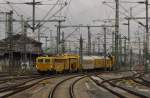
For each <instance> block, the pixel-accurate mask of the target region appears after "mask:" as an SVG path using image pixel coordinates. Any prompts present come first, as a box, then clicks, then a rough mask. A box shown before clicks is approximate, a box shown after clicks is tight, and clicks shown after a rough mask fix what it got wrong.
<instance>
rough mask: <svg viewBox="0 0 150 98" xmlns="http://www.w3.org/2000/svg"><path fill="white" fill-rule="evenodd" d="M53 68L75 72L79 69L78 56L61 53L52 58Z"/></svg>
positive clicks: (60, 71) (57, 70)
mask: <svg viewBox="0 0 150 98" xmlns="http://www.w3.org/2000/svg"><path fill="white" fill-rule="evenodd" d="M54 69H55V71H56V72H59V73H62V72H65V71H69V72H75V71H77V70H79V69H80V64H79V56H77V55H62V56H58V57H56V58H55V60H54Z"/></svg>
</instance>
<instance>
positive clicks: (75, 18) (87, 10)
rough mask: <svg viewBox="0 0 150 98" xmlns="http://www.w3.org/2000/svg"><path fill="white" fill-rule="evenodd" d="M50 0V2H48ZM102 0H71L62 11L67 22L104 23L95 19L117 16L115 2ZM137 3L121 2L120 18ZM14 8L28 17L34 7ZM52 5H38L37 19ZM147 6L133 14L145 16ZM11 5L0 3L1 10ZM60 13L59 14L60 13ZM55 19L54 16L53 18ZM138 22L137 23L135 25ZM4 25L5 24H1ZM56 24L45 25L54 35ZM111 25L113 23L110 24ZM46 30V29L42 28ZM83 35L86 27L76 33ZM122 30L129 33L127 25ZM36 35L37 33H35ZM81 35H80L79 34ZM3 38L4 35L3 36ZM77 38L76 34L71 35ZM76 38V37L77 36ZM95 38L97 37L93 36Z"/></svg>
mask: <svg viewBox="0 0 150 98" xmlns="http://www.w3.org/2000/svg"><path fill="white" fill-rule="evenodd" d="M6 1H9V2H28V1H32V0H0V2H6ZM36 1H44V2H43V3H49V4H53V3H55V2H56V1H57V0H49V1H48V0H36ZM47 1H48V2H47ZM62 1H67V2H69V1H70V0H62ZM102 1H104V0H71V3H70V5H67V7H65V8H64V9H63V11H62V15H63V16H66V17H67V19H66V20H67V21H66V23H65V24H84V25H86V24H93V25H100V24H102V23H100V22H97V23H93V22H92V21H93V20H95V19H96V20H97V19H100V20H102V19H110V18H114V16H115V12H114V10H113V9H112V8H111V7H115V6H114V4H110V3H109V4H108V5H109V6H108V5H106V4H102ZM105 1H108V2H109V1H113V2H114V0H105ZM120 1H131V0H120ZM132 1H133V2H134V1H135V2H136V1H139V0H132ZM135 5H137V4H124V3H121V4H120V18H123V17H125V15H124V14H122V13H125V14H126V15H127V16H129V12H127V11H129V8H130V7H132V6H135ZM12 6H13V8H14V9H15V10H16V11H17V12H18V13H19V14H20V15H21V14H23V15H24V16H25V17H26V18H28V17H30V18H31V16H32V14H31V13H32V7H31V6H29V5H12ZM110 6H111V7H110ZM51 7H52V5H47V6H46V5H41V6H36V19H42V17H44V16H45V14H46V13H47V12H48V10H49V9H50V8H51ZM58 8H59V6H56V8H55V9H54V10H53V11H52V12H51V13H50V14H49V17H50V16H51V15H53V13H55V12H56V11H57V10H58ZM144 8H145V6H144V5H138V6H137V7H136V8H133V15H135V16H143V15H144V14H145V11H144ZM10 9H11V7H10V6H8V5H0V10H1V11H8V10H10ZM58 15H59V14H58ZM144 16H145V15H144ZM14 17H15V18H18V19H19V17H18V16H17V15H14ZM52 19H53V18H52ZM125 22H127V21H121V23H120V24H122V23H125ZM141 22H143V23H145V22H144V21H141ZM135 24H136V25H135ZM1 25H3V24H1ZM54 25H56V23H46V24H45V26H47V27H50V28H51V29H52V30H53V33H54V34H53V35H56V28H55V27H54ZM110 25H111V24H110ZM18 27H19V26H18V24H17V25H15V26H14V28H15V29H14V30H15V31H16V32H19V29H17V28H18ZM131 28H137V23H136V22H135V21H132V23H131ZM42 30H44V29H42ZM0 31H1V32H2V31H4V27H1V29H0ZM72 31H73V30H72V29H67V30H64V32H65V34H66V35H68V34H69V32H72ZM136 31H137V30H135V29H131V32H132V34H131V35H132V37H135V32H136ZM48 32H49V30H47V31H46V32H44V33H45V34H46V35H49V34H48ZM83 32H84V34H83V35H85V39H86V38H87V37H86V35H87V34H85V32H87V30H86V29H80V31H78V32H77V33H76V34H79V33H83ZM92 32H94V33H93V35H95V34H96V33H99V32H102V30H101V29H96V30H95V29H94V30H93V29H92ZM120 32H121V33H122V34H123V35H127V33H126V32H127V27H126V26H122V25H121V26H120ZM3 35H4V34H2V33H1V36H3ZM34 35H35V34H34ZM77 37H79V36H77ZM1 38H3V37H1ZM72 38H75V37H74V36H73V37H71V39H72ZM75 39H76V38H75ZM93 39H95V38H93Z"/></svg>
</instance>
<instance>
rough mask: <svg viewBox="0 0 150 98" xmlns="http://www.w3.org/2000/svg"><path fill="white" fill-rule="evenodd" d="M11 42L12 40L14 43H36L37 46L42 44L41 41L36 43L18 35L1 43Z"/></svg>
mask: <svg viewBox="0 0 150 98" xmlns="http://www.w3.org/2000/svg"><path fill="white" fill-rule="evenodd" d="M10 40H12V41H13V42H14V43H24V42H26V43H36V44H42V43H41V42H39V41H36V40H34V39H32V38H30V37H28V36H25V35H23V34H16V35H12V36H11V37H7V38H5V39H3V40H1V41H0V42H9V41H10Z"/></svg>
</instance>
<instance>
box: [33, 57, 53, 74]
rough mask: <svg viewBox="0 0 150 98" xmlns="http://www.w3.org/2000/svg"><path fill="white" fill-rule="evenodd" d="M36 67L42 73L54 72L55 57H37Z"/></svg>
mask: <svg viewBox="0 0 150 98" xmlns="http://www.w3.org/2000/svg"><path fill="white" fill-rule="evenodd" d="M36 69H37V71H38V72H40V73H44V72H53V71H54V57H48V56H46V57H43V56H41V57H37V59H36Z"/></svg>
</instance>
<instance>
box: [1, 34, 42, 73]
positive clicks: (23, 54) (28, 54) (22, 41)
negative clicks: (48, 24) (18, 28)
mask: <svg viewBox="0 0 150 98" xmlns="http://www.w3.org/2000/svg"><path fill="white" fill-rule="evenodd" d="M41 46H42V43H41V42H38V41H36V40H34V39H32V38H30V37H27V36H25V35H23V34H16V35H12V37H7V38H5V39H2V40H0V70H4V71H5V70H6V69H8V67H9V68H11V67H12V70H13V69H14V70H16V69H20V68H21V67H22V66H21V64H22V62H26V63H28V64H29V65H30V66H31V65H34V62H35V58H36V57H37V56H38V55H40V54H41V53H42V48H41ZM10 53H12V63H11V66H9V63H10V61H9V58H10ZM28 67H29V66H28Z"/></svg>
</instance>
